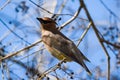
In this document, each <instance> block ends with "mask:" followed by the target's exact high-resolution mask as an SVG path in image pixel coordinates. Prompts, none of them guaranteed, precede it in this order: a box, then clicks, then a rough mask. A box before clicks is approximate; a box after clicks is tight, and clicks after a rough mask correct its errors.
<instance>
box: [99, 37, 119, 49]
mask: <svg viewBox="0 0 120 80" xmlns="http://www.w3.org/2000/svg"><path fill="white" fill-rule="evenodd" d="M101 41H102V42H104V43H106V44H109V45H111V46H113V47H115V48H118V49H120V45H117V44H113V43H111V42H109V41H107V40H105V39H101Z"/></svg>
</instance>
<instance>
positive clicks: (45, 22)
mask: <svg viewBox="0 0 120 80" xmlns="http://www.w3.org/2000/svg"><path fill="white" fill-rule="evenodd" d="M43 23H44V24H47V23H52V21H44V20H43Z"/></svg>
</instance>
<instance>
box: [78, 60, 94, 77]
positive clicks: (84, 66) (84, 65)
mask: <svg viewBox="0 0 120 80" xmlns="http://www.w3.org/2000/svg"><path fill="white" fill-rule="evenodd" d="M79 64H81V65H82V67H83V68H84V69H85V70H86V71H87V72H88V74H89V75H92V73H91V72H90V70H89V69H88V68H87V66H86V64H85V63H84V62H83V61H82V62H80V63H79Z"/></svg>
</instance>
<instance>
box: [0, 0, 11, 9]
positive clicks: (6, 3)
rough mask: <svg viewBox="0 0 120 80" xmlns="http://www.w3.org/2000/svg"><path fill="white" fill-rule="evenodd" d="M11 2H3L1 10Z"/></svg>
mask: <svg viewBox="0 0 120 80" xmlns="http://www.w3.org/2000/svg"><path fill="white" fill-rule="evenodd" d="M10 2H11V0H7V1H6V2H5V4H3V5H2V7H0V10H2V9H3V8H4V7H6V6H7V5H8V4H9V3H10Z"/></svg>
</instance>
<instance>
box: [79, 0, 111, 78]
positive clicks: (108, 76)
mask: <svg viewBox="0 0 120 80" xmlns="http://www.w3.org/2000/svg"><path fill="white" fill-rule="evenodd" d="M80 2H81V5H83V8H84V10H85V13H86V15H87V17H88V19H89V21H91V22H92V28H93V30H94V32H95V34H96V36H97V38H98V40H99V42H100V44H101V46H102V48H103V50H104V51H105V54H106V57H107V61H108V62H107V64H108V65H107V69H108V74H107V80H110V56H109V54H108V52H107V50H106V48H105V46H104V44H103V42H101V37H100V35H99V33H98V32H99V31H98V30H97V28H96V26H95V24H94V22H93V20H92V18H91V16H90V14H89V12H88V10H87V8H86V5H85V3H84V1H83V0H80Z"/></svg>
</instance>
